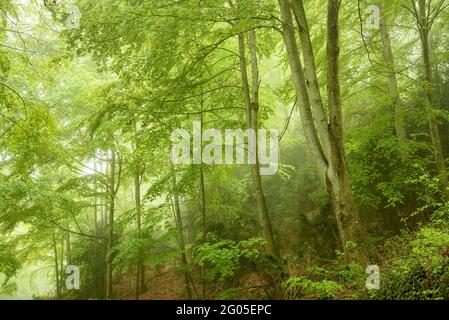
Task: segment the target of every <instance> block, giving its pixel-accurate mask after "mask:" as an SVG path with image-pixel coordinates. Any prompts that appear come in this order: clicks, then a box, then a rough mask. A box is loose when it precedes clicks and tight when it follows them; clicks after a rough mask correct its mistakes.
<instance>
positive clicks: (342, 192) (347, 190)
mask: <svg viewBox="0 0 449 320" xmlns="http://www.w3.org/2000/svg"><path fill="white" fill-rule="evenodd" d="M340 4H341V2H340V0H328V12H327V13H328V17H327V62H328V72H327V74H328V79H327V88H328V104H329V105H328V108H329V117H330V126H329V131H330V138H331V139H330V140H331V161H329V164H330V166H329V169H328V173H327V176H328V179H327V180H328V181H327V183H328V192H329V194H331V198H332V203H333V209H334V211H335V215H336V218H337V224H338V226H339V229H340V234H341V238H342V240H343V244H344V248H345V249H346V246H347V245H348V242H349V241H351V242H354V243H355V244H356V245H357V246H358V247H357V248H355V250H354V251H355V256H354V258H357V257H362V256H364V255H365V254H366V253H364V252H362V250H363V247H362V246H363V244H364V243H363V231H362V226H361V222H360V217H359V212H358V209H357V207H356V205H355V201H354V197H353V194H352V187H351V183H350V180H349V173H348V168H347V165H346V154H345V147H344V138H343V112H342V103H341V91H340V68H339V67H340V63H339V59H340V47H339V38H340V31H339V10H340ZM350 255H352V253H350Z"/></svg>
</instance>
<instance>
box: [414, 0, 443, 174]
mask: <svg viewBox="0 0 449 320" xmlns="http://www.w3.org/2000/svg"><path fill="white" fill-rule="evenodd" d="M418 6H419V13H417V15H418V17H416V18H417V19H418V28H419V32H420V38H421V47H422V59H423V64H424V78H425V80H426V82H427V84H426V97H427V110H428V119H429V127H430V135H431V138H432V145H433V152H434V157H435V162H436V167H437V170H438V173H440V174H441V173H443V172H444V171H445V169H446V167H445V164H444V154H443V147H442V145H441V138H440V132H439V129H438V123H437V120H436V119H435V115H434V113H433V110H432V108H433V94H432V91H433V86H432V84H433V74H432V62H431V59H430V45H429V33H430V27H431V25H430V22H429V19H428V14H429V12H427V11H428V10H427V1H426V0H419V2H418ZM429 7H430V5H429Z"/></svg>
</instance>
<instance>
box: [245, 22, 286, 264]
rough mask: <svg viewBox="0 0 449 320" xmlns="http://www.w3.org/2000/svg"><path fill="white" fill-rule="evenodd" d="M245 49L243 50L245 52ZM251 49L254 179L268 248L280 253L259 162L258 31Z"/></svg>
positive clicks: (252, 32)
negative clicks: (254, 140) (254, 147)
mask: <svg viewBox="0 0 449 320" xmlns="http://www.w3.org/2000/svg"><path fill="white" fill-rule="evenodd" d="M244 51H245V50H243V52H244ZM249 51H250V56H251V74H252V94H251V105H250V108H251V127H250V128H251V129H253V130H254V131H255V132H256V164H255V165H253V166H252V172H253V180H254V184H255V187H256V202H257V209H258V212H259V219H260V220H261V222H262V232H263V237H264V239H265V241H266V242H267V249H268V252H270V253H271V254H272V255H278V252H277V250H276V245H275V242H274V236H273V229H272V225H271V219H270V215H269V213H268V207H267V201H266V198H265V194H264V191H263V186H262V177H261V175H260V162H259V143H258V141H259V139H258V129H259V123H258V112H259V106H260V104H259V67H258V60H257V36H256V31H255V30H251V31H250V32H249Z"/></svg>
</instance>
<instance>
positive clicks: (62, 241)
mask: <svg viewBox="0 0 449 320" xmlns="http://www.w3.org/2000/svg"><path fill="white" fill-rule="evenodd" d="M59 270H60V273H59V274H60V278H59V280H60V282H61V284H60V288H61V289H60V290H61V296H63V295H64V287H65V282H64V275H65V270H64V235H63V236H62V237H61V259H59Z"/></svg>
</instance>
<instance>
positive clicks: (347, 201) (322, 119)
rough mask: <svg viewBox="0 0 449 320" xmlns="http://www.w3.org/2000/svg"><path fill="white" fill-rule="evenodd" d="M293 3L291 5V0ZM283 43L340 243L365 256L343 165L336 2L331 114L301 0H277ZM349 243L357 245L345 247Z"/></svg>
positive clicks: (331, 26)
mask: <svg viewBox="0 0 449 320" xmlns="http://www.w3.org/2000/svg"><path fill="white" fill-rule="evenodd" d="M291 4H293V5H291ZM279 5H280V9H281V19H282V22H283V32H284V42H285V46H286V51H287V56H288V61H289V65H290V69H291V72H292V77H293V83H294V87H295V91H296V94H297V99H298V105H299V111H300V115H301V121H302V124H303V127H304V134H305V137H306V141H307V144H308V147H309V150H310V151H311V154H312V157H313V158H314V160H315V164H316V168H317V173H318V176H319V178H320V180H321V182H322V184H323V186H324V187H325V188H326V190H327V193H328V195H329V198H330V201H331V204H332V208H333V211H334V214H335V218H336V221H337V226H338V230H339V236H340V240H341V245H342V247H343V250H344V252H345V255H346V256H347V257H348V258H350V259H355V260H365V257H366V253H365V252H364V251H363V248H362V246H363V232H362V227H361V222H360V217H359V213H358V209H357V207H356V205H355V201H354V197H353V194H352V187H351V183H350V179H349V174H348V169H347V165H346V156H345V150H344V140H343V117H342V104H341V92H340V81H339V52H340V48H339V21H338V20H339V19H338V16H339V7H340V2H339V1H338V0H329V1H328V17H327V20H328V23H327V24H328V26H327V63H328V77H327V88H328V90H327V94H328V111H329V119H327V117H326V116H325V112H324V108H323V103H322V100H323V99H322V97H321V93H320V90H319V84H318V80H317V79H318V77H317V70H316V66H315V61H314V55H313V48H312V44H311V40H310V34H309V31H308V23H307V18H306V13H305V10H304V5H303V1H302V0H292V2H290V1H289V0H279ZM292 10H293V11H294V13H295V16H296V21H297V24H298V29H299V35H300V41H301V44H302V49H303V51H302V53H303V58H304V64H305V67H304V69H303V66H302V63H301V59H300V55H299V49H298V46H297V43H296V36H295V30H294V26H293V17H292ZM349 242H352V243H354V244H356V246H355V248H353V246H348V245H349Z"/></svg>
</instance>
